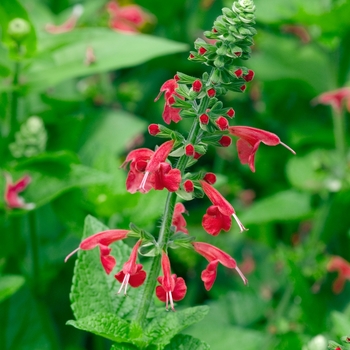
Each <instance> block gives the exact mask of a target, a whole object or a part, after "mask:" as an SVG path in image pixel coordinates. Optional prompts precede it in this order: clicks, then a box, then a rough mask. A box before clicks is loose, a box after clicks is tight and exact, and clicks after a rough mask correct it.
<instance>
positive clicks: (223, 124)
mask: <svg viewBox="0 0 350 350" xmlns="http://www.w3.org/2000/svg"><path fill="white" fill-rule="evenodd" d="M215 124H216V125H217V127H218V128H219V129H220V130H227V129H228V121H227V119H226V118H225V117H219V118H218V119H216V120H215Z"/></svg>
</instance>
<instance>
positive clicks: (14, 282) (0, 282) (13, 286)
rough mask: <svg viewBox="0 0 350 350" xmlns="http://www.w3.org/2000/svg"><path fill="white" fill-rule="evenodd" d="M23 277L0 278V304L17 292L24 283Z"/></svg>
mask: <svg viewBox="0 0 350 350" xmlns="http://www.w3.org/2000/svg"><path fill="white" fill-rule="evenodd" d="M24 281H25V280H24V277H23V276H16V275H6V276H1V277H0V302H2V301H3V300H5V299H6V298H8V297H10V296H11V295H12V294H14V293H15V292H17V290H18V289H19V288H21V287H22V285H23V283H24Z"/></svg>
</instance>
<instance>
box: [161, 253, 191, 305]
mask: <svg viewBox="0 0 350 350" xmlns="http://www.w3.org/2000/svg"><path fill="white" fill-rule="evenodd" d="M162 270H163V275H164V276H160V277H158V278H157V280H158V282H159V283H160V286H157V288H156V295H157V298H158V299H159V300H160V301H163V302H165V309H166V310H168V309H169V303H170V307H171V309H172V310H173V311H175V309H174V301H179V300H182V299H183V298H184V297H185V295H186V291H187V287H186V284H185V281H184V279H183V278H181V277H176V275H175V274H173V275H172V274H171V271H170V261H169V258H168V256H167V255H166V254H165V253H164V252H162Z"/></svg>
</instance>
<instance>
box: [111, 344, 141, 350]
mask: <svg viewBox="0 0 350 350" xmlns="http://www.w3.org/2000/svg"><path fill="white" fill-rule="evenodd" d="M138 349H139V348H138V347H136V346H135V345H132V344H125V343H124V344H114V345H113V346H112V347H111V350H138Z"/></svg>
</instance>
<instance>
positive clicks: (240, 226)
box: [232, 213, 248, 232]
mask: <svg viewBox="0 0 350 350" xmlns="http://www.w3.org/2000/svg"><path fill="white" fill-rule="evenodd" d="M232 216H233V218H234V219H235V220H236V222H237V225H238V226H239V229H240V230H241V232H243V231H248V229H247V228H245V227H244V226H243V224H242V223H241V221H240V220H239V219H238V216H237V215H236V214H235V213H233V214H232Z"/></svg>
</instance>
